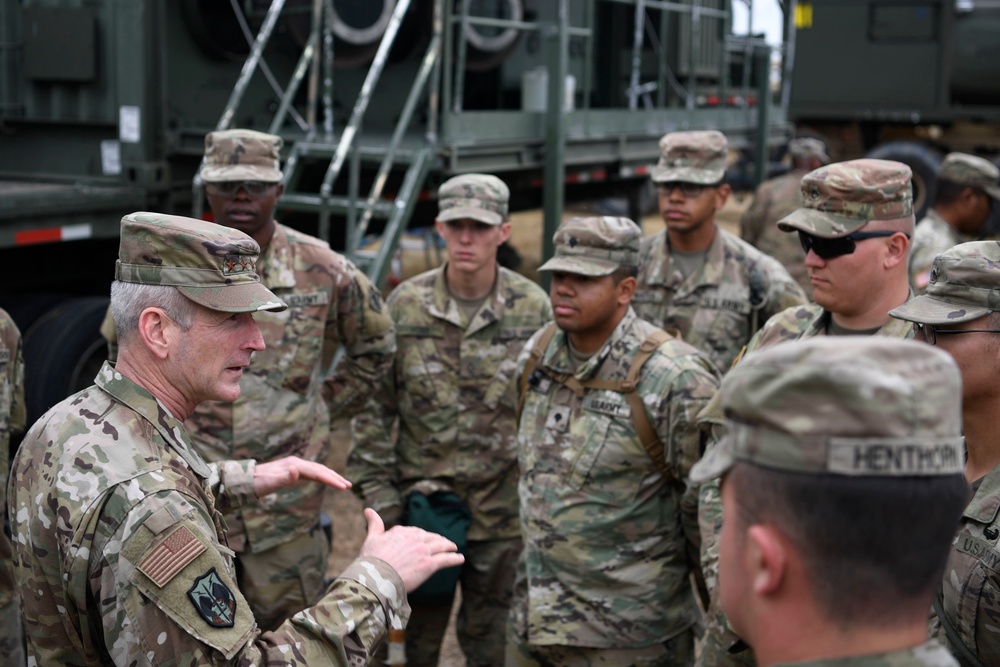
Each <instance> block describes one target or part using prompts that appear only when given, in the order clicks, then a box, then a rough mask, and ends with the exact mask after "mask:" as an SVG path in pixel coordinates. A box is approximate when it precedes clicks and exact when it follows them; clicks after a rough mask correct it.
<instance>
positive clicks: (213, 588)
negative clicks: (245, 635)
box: [187, 567, 236, 628]
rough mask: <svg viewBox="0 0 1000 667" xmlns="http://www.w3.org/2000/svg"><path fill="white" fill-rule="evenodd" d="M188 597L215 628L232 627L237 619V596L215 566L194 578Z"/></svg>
mask: <svg viewBox="0 0 1000 667" xmlns="http://www.w3.org/2000/svg"><path fill="white" fill-rule="evenodd" d="M187 594H188V598H190V599H191V603H192V604H193V605H194V608H195V609H197V610H198V613H199V614H200V615H201V617H202V618H203V619H205V622H206V623H208V624H209V625H211V626H212V627H213V628H231V627H233V623H234V622H235V620H236V597H235V596H234V595H233V592H232V591H231V590H229V587H228V586H226V584H225V583H223V581H222V579H220V578H219V573H218V572H216V570H215V568H214V567H213V568H212V569H211V570H209V571H208V572H206V573H205V574H203V575H201V576H200V577H198V578H197V579H195V580H194V583H193V584H192V585H191V588H189V589H188V592H187Z"/></svg>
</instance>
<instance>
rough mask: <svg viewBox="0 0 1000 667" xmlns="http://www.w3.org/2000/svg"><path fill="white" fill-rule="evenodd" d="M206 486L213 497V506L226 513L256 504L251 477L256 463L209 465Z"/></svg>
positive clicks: (249, 460)
mask: <svg viewBox="0 0 1000 667" xmlns="http://www.w3.org/2000/svg"><path fill="white" fill-rule="evenodd" d="M208 468H209V470H210V473H209V477H208V484H209V486H210V487H211V488H212V493H213V494H214V495H215V506H216V508H218V510H219V511H220V512H228V511H230V510H234V509H237V508H240V507H243V506H244V505H252V504H254V503H256V502H257V493H256V491H254V484H253V477H254V473H255V472H256V469H257V462H256V461H254V460H253V459H243V460H240V461H221V462H215V463H209V464H208Z"/></svg>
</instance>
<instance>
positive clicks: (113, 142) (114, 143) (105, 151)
mask: <svg viewBox="0 0 1000 667" xmlns="http://www.w3.org/2000/svg"><path fill="white" fill-rule="evenodd" d="M101 171H103V172H104V175H105V176H117V175H118V174H120V173H122V145H121V144H120V143H118V140H117V139H105V140H104V141H102V142H101Z"/></svg>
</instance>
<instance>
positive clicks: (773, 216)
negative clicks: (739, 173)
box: [740, 137, 830, 298]
mask: <svg viewBox="0 0 1000 667" xmlns="http://www.w3.org/2000/svg"><path fill="white" fill-rule="evenodd" d="M788 153H789V155H790V156H791V157H792V159H793V160H795V161H798V160H803V159H806V158H816V159H818V160H819V161H820V162H821V163H822V164H827V163H828V162H829V161H830V158H829V157H827V155H826V148H825V147H824V146H823V142H821V141H819V140H818V139H812V138H810V137H799V138H796V139H792V140H791V141H790V142H789V143H788ZM813 164H815V163H813ZM806 173H808V170H807V169H801V168H794V169H792V170H791V171H789V172H787V173H785V174H782V175H781V176H778V177H776V178H772V179H770V180H768V181H765V182H763V183H761V184H760V185H759V186H758V187H757V191H756V192H754V195H753V203H751V204H750V207H749V208H748V209H747V210H746V211H744V213H743V216H742V217H741V218H740V237H741V238H742V239H743V240H744V241H746V242H747V243H749V244H751V245H752V246H754V247H755V248H757V249H758V250H760V251H761V252H763V253H764V254H766V255H770V256H771V257H774V258H775V259H776V260H778V261H779V262H781V264H782V265H783V266H784V267H785V270H787V271H788V273H789V275H790V276H792V278H794V279H795V281H796V282H797V283H798V284H799V286H800V287H801V288H802V291H803V292H805V294H806V297H807V298H812V283H811V282H810V281H809V273H808V272H807V271H806V266H805V259H806V253H805V252H804V251H803V250H802V245H801V244H800V243H799V240H798V239H797V238H795V236H794V235H791V234H785V233H783V232H782V231H781V230H779V229H778V227H777V224H776V223H777V222H778V220H781V219H782V218H784V217H785V216H786V215H788V214H789V213H791V212H792V211H794V210H795V209H797V208H799V207H800V206H802V189H801V187H800V184H801V182H802V177H803V176H805V175H806Z"/></svg>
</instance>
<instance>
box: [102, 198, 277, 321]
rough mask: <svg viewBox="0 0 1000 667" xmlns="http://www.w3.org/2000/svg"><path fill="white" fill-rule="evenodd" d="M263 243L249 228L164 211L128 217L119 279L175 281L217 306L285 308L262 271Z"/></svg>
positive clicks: (198, 300)
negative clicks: (248, 232) (259, 264)
mask: <svg viewBox="0 0 1000 667" xmlns="http://www.w3.org/2000/svg"><path fill="white" fill-rule="evenodd" d="M258 254H260V247H259V246H258V245H257V242H256V241H254V240H253V239H252V238H250V237H249V236H247V235H246V234H244V233H243V232H240V231H237V230H235V229H230V228H229V227H223V226H222V225H217V224H215V223H213V222H206V221H204V220H194V219H192V218H184V217H181V216H179V215H165V214H163V213H143V212H140V213H130V214H129V215H126V216H125V217H124V218H122V228H121V242H120V243H119V246H118V262H117V263H116V264H115V280H119V281H121V282H124V283H138V284H140V285H171V286H173V287H176V288H177V289H178V290H179V291H180V293H181V294H183V295H184V296H186V297H187V298H189V299H191V300H192V301H194V302H195V303H199V304H201V305H203V306H205V307H207V308H211V309H212V310H219V311H223V312H227V313H247V312H255V311H259V310H284V309H285V307H286V306H285V304H284V303H282V302H281V300H280V299H278V297H276V296H275V295H274V294H272V293H271V291H270V290H269V289H267V288H266V287H264V285H263V284H261V282H260V278H259V277H258V276H257V271H256V265H257V256H258Z"/></svg>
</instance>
